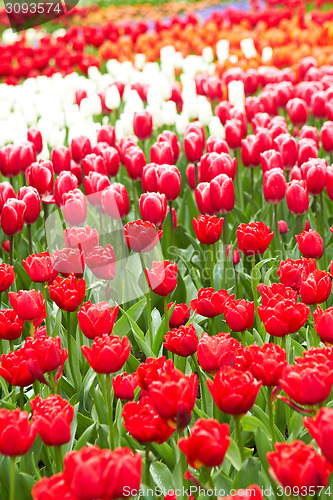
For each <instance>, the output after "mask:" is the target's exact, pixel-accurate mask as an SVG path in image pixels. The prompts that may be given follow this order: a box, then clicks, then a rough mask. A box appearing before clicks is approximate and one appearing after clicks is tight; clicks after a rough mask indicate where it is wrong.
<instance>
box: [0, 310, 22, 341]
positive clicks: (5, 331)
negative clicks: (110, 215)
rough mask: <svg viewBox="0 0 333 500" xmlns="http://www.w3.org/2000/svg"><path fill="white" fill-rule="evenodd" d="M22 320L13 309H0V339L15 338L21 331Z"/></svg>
mask: <svg viewBox="0 0 333 500" xmlns="http://www.w3.org/2000/svg"><path fill="white" fill-rule="evenodd" d="M23 328H24V321H22V320H21V319H20V318H19V317H18V315H17V314H16V312H15V311H14V309H2V310H0V339H6V340H16V339H18V338H19V337H20V336H21V335H22V332H23Z"/></svg>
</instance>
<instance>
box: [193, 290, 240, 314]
mask: <svg viewBox="0 0 333 500" xmlns="http://www.w3.org/2000/svg"><path fill="white" fill-rule="evenodd" d="M234 298H235V295H234V294H233V295H229V294H228V292H227V291H226V290H219V291H218V292H216V291H215V290H214V288H200V290H199V292H198V298H197V299H193V300H191V302H190V306H191V309H192V310H193V311H194V312H196V313H197V314H200V315H201V316H205V317H206V318H213V317H215V316H218V315H220V314H222V313H223V312H224V307H225V304H226V302H227V301H228V300H229V299H234Z"/></svg>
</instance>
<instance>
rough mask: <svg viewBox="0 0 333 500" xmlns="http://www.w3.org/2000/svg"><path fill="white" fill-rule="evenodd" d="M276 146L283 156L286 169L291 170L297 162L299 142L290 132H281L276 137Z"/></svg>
mask: <svg viewBox="0 0 333 500" xmlns="http://www.w3.org/2000/svg"><path fill="white" fill-rule="evenodd" d="M274 147H275V149H276V150H277V151H279V152H280V153H281V155H282V158H283V163H284V166H285V168H286V169H288V170H290V169H291V168H292V167H293V166H294V165H295V164H296V162H297V144H296V141H295V139H294V137H292V136H291V135H289V134H281V135H279V136H278V137H276V138H275V139H274Z"/></svg>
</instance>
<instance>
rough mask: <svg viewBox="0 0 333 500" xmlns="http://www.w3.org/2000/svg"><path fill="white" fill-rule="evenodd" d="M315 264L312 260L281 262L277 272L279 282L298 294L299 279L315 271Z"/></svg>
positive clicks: (302, 259)
mask: <svg viewBox="0 0 333 500" xmlns="http://www.w3.org/2000/svg"><path fill="white" fill-rule="evenodd" d="M316 267H317V266H316V262H315V261H314V260H313V259H304V258H303V257H302V258H301V259H300V260H292V259H287V260H282V261H281V262H280V265H279V269H278V271H277V274H278V276H279V277H280V282H281V283H283V284H284V285H285V286H287V287H290V288H292V289H293V290H295V291H296V292H299V290H300V288H301V279H302V278H304V277H306V276H308V275H309V274H310V273H312V272H313V271H315V270H316Z"/></svg>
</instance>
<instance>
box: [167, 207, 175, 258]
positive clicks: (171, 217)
mask: <svg viewBox="0 0 333 500" xmlns="http://www.w3.org/2000/svg"><path fill="white" fill-rule="evenodd" d="M169 207H170V210H169V223H170V234H171V245H172V251H173V252H174V248H175V231H174V227H173V215H172V201H169ZM168 250H169V251H168V255H171V252H170V248H169V249H168Z"/></svg>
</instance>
